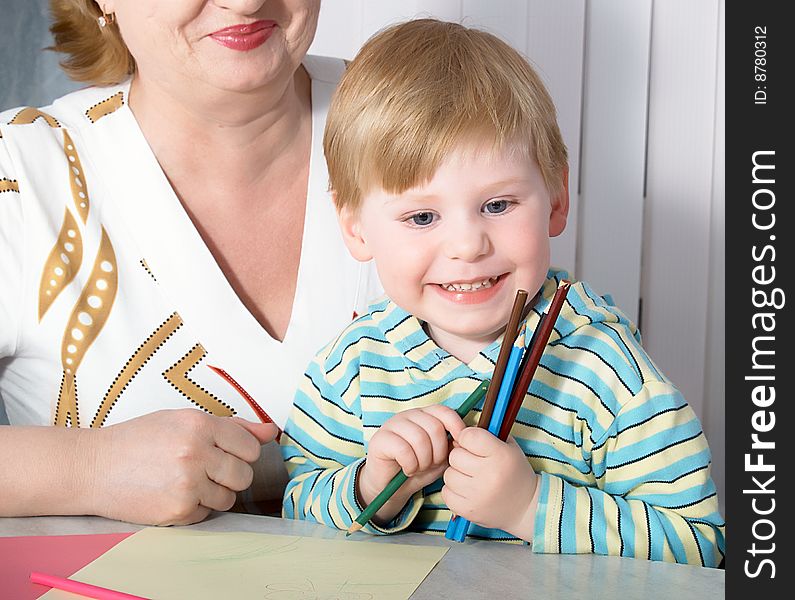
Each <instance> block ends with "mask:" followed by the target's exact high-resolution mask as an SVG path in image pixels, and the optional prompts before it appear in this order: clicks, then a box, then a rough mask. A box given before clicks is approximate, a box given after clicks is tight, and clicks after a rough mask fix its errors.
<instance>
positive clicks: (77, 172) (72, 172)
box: [63, 129, 88, 223]
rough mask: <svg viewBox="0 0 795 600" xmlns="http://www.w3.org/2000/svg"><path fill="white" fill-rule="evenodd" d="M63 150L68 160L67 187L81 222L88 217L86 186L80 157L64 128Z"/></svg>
mask: <svg viewBox="0 0 795 600" xmlns="http://www.w3.org/2000/svg"><path fill="white" fill-rule="evenodd" d="M63 151H64V153H65V154H66V160H67V161H68V162H69V187H71V188H72V200H73V201H74V203H75V208H76V209H77V214H78V215H80V219H82V221H83V223H85V222H86V220H87V219H88V187H87V186H86V178H85V176H84V174H83V166H82V165H81V164H80V157H78V156H77V151H76V150H75V145H74V143H73V142H72V138H71V137H70V136H69V133H68V132H67V131H66V129H64V130H63Z"/></svg>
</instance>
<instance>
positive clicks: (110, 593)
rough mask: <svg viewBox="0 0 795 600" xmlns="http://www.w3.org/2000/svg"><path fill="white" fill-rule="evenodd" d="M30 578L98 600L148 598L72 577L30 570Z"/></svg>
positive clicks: (144, 599) (42, 583)
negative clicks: (67, 577)
mask: <svg viewBox="0 0 795 600" xmlns="http://www.w3.org/2000/svg"><path fill="white" fill-rule="evenodd" d="M30 580H31V582H33V583H38V584H41V585H46V586H48V587H51V588H55V589H58V590H63V591H65V592H72V593H74V594H80V595H81V596H85V597H86V598H97V599H98V600H148V599H147V598H144V597H143V596H134V595H133V594H125V593H124V592H117V591H116V590H109V589H108V588H104V587H99V586H98V585H91V584H90V583H83V582H82V581H75V580H74V579H66V578H64V577H57V576H55V575H47V574H45V573H38V572H37V571H33V572H31V574H30Z"/></svg>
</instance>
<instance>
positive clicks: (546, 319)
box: [497, 279, 571, 441]
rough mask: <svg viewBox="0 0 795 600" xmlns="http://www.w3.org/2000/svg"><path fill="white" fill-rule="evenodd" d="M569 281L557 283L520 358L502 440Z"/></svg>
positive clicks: (551, 327)
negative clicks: (519, 366) (549, 301)
mask: <svg viewBox="0 0 795 600" xmlns="http://www.w3.org/2000/svg"><path fill="white" fill-rule="evenodd" d="M570 287H571V282H570V281H566V280H565V279H564V280H563V281H561V282H560V284H559V285H558V289H557V291H555V296H554V297H553V298H552V302H551V303H550V305H549V308H548V309H547V311H546V312H545V313H544V316H543V317H542V318H541V321H539V323H538V327H536V331H535V332H534V333H533V340H532V342H531V345H530V346H529V347H528V348H527V352H526V356H525V357H524V358H523V359H522V363H524V364H523V365H522V368H521V369H520V373H519V377H518V378H517V381H516V385H514V388H513V392H512V393H511V399H510V400H509V401H508V408H506V410H505V417H503V419H502V425H501V426H500V433H499V435H498V436H497V437H499V438H500V439H501V440H502V441H505V440H507V439H508V434H509V433H510V432H511V428H512V427H513V424H514V422H515V421H516V416H517V415H518V414H519V409H520V408H521V406H522V402H523V401H524V396H525V394H526V393H527V391H528V390H529V389H530V384H531V383H532V381H533V376H534V375H535V372H536V369H537V368H538V363H539V362H540V361H541V355H542V354H544V350H545V349H546V347H547V342H548V341H549V337H550V335H552V330H553V329H554V328H555V322H556V321H557V319H558V315H559V314H560V309H561V308H562V307H563V302H564V300H566V294H567V293H568V292H569V288H570Z"/></svg>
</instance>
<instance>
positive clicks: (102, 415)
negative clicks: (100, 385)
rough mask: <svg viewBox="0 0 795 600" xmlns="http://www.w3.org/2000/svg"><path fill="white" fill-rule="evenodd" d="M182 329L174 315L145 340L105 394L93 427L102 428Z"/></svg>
mask: <svg viewBox="0 0 795 600" xmlns="http://www.w3.org/2000/svg"><path fill="white" fill-rule="evenodd" d="M180 327H182V319H181V318H180V316H179V315H178V314H177V313H174V314H172V315H171V316H170V317H169V318H168V319H167V320H166V321H165V322H163V323H162V324H161V325H160V327H158V328H157V329H155V330H154V331H153V332H152V333H151V334H150V335H149V337H147V338H146V340H144V342H143V344H141V345H140V346H138V349H137V350H136V351H135V352H134V353H133V355H132V356H131V357H130V358H129V360H127V362H126V363H125V364H124V367H123V368H122V370H121V371H120V372H119V374H118V375H116V379H114V380H113V383H112V384H111V386H110V387H109V388H108V391H107V392H105V397H104V398H102V403H101V404H100V405H99V408H98V409H97V413H96V414H95V415H94V419H93V420H92V421H91V427H102V425H104V424H105V420H106V419H107V418H108V414H109V413H110V411H111V410H112V409H113V407H114V406H115V404H116V402H118V400H119V398H120V397H121V395H122V394H123V393H124V390H126V389H127V386H128V385H130V382H132V380H133V379H134V378H135V376H136V375H138V373H139V372H140V371H141V369H143V368H144V367H145V366H146V363H147V362H149V359H150V358H152V356H153V355H154V354H155V352H157V351H158V350H160V348H162V347H163V345H164V344H165V343H166V342H167V341H168V340H169V338H171V336H172V335H174V332H175V331H177V330H178V329H179V328H180Z"/></svg>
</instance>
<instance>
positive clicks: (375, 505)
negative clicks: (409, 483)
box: [345, 379, 489, 537]
mask: <svg viewBox="0 0 795 600" xmlns="http://www.w3.org/2000/svg"><path fill="white" fill-rule="evenodd" d="M488 388H489V380H488V379H484V380H483V381H482V382H481V383H480V385H479V386H478V387H476V388H475V390H474V391H473V392H472V393H471V394H470V395H469V396H468V397H467V398H466V400H464V401H463V402H462V403H461V406H459V407H458V408H457V409H456V412H457V413H458V416H459V417H461V418H462V419H463V418H464V417H466V416H467V414H469V411H471V410H472V409H473V408H475V406H476V405H477V403H478V402H480V401H481V400H482V399H483V396H484V395H485V394H486V390H487V389H488ZM407 479H408V475H406V474H405V473H404V472H403V471H402V470H401V471H400V472H399V473H398V474H397V475H395V476H394V477H393V478H392V480H391V481H390V482H389V483H388V484H387V485H386V487H385V488H384V489H383V490H382V491H381V493H380V494H378V495H377V496H376V497H375V498H373V501H372V502H370V504H368V505H367V508H365V509H364V510H363V511H362V512H361V514H360V515H359V516H358V517H356V519H355V520H354V522H353V523H351V526H350V527H348V531H347V532H346V533H345V536H346V537H347V536H349V535H350V534H352V533H354V532H356V531H359V530H360V529H361V528H362V527H364V526H365V525H366V524H367V522H368V521H369V520H370V519H372V518H373V517H374V516H375V513H377V512H378V511H379V510H380V509H381V507H382V506H383V505H384V504H385V503H386V501H387V500H389V499H390V498H391V497H392V496H393V495H394V493H395V492H396V491H397V490H398V488H399V487H400V486H401V485H403V483H404V482H405V481H406V480H407Z"/></svg>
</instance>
